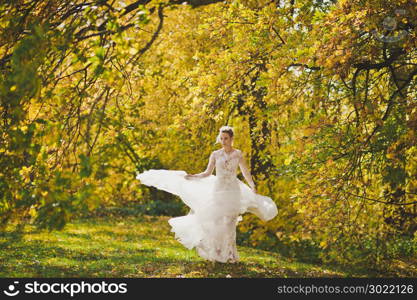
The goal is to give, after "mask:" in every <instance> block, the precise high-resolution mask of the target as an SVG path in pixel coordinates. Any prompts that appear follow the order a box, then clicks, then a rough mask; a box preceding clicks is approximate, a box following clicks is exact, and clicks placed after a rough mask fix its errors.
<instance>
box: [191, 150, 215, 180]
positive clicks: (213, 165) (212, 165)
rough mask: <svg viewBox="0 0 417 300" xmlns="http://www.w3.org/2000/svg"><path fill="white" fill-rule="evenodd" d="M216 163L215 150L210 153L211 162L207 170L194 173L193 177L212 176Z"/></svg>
mask: <svg viewBox="0 0 417 300" xmlns="http://www.w3.org/2000/svg"><path fill="white" fill-rule="evenodd" d="M215 165H216V158H215V157H214V152H212V153H211V154H210V158H209V162H208V165H207V168H206V170H205V171H204V172H201V173H198V174H195V175H193V177H197V178H203V177H207V176H210V175H211V174H212V173H213V170H214V167H215Z"/></svg>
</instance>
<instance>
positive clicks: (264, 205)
mask: <svg viewBox="0 0 417 300" xmlns="http://www.w3.org/2000/svg"><path fill="white" fill-rule="evenodd" d="M238 166H240V169H241V171H242V174H243V176H244V177H245V179H246V181H247V182H250V181H251V177H250V172H249V170H248V168H247V167H246V163H245V162H244V158H243V155H242V152H241V151H240V150H238V149H234V150H233V151H232V152H231V153H227V152H225V151H224V149H223V148H222V149H219V150H216V151H213V152H212V153H211V155H210V159H209V164H208V166H207V169H206V170H205V171H204V172H202V173H200V174H197V176H198V177H197V178H194V177H193V178H190V179H185V178H184V176H185V175H186V174H187V173H186V172H185V171H181V170H163V169H150V170H147V171H145V172H143V173H140V174H138V175H137V177H136V178H137V179H139V180H140V181H141V183H142V184H145V185H148V186H153V187H156V188H158V189H161V190H164V191H167V192H170V193H172V194H175V195H177V196H179V197H180V198H181V199H182V201H183V202H184V203H185V204H186V205H187V206H188V207H190V212H189V213H188V214H187V215H185V216H180V217H174V218H171V219H169V220H168V223H169V224H170V225H171V227H172V229H171V231H172V232H174V233H175V238H176V239H177V240H178V241H179V242H180V243H182V244H183V245H184V246H185V247H187V248H188V249H192V248H194V247H195V248H196V250H197V253H198V254H199V255H200V256H201V257H203V258H205V259H207V260H210V261H219V262H223V263H225V262H238V261H239V254H238V252H237V249H236V225H237V224H238V222H239V221H241V220H242V217H241V216H240V215H241V214H243V213H245V212H251V213H253V214H255V215H256V216H258V217H259V218H260V219H262V220H264V221H268V220H271V219H272V218H274V217H275V216H276V215H277V213H278V210H277V206H276V204H275V203H274V201H272V199H271V198H269V197H266V196H262V195H260V194H257V193H254V192H253V190H252V189H251V188H250V187H249V186H247V185H246V184H245V183H243V182H242V181H240V180H239V179H238V178H237V176H236V175H237V174H236V171H237V167H238ZM214 168H216V175H215V176H214V175H212V172H213V170H214Z"/></svg>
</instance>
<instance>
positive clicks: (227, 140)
mask: <svg viewBox="0 0 417 300" xmlns="http://www.w3.org/2000/svg"><path fill="white" fill-rule="evenodd" d="M232 140H233V138H232V137H230V135H229V134H228V133H227V132H222V133H221V134H220V142H221V143H222V145H223V146H231V145H232Z"/></svg>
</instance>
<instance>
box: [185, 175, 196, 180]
mask: <svg viewBox="0 0 417 300" xmlns="http://www.w3.org/2000/svg"><path fill="white" fill-rule="evenodd" d="M193 177H194V175H192V174H187V175H185V176H184V178H185V179H187V180H189V179H191V178H193Z"/></svg>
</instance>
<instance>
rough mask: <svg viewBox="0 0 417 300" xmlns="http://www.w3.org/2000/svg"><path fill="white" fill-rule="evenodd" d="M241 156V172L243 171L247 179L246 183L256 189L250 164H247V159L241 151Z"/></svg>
mask: <svg viewBox="0 0 417 300" xmlns="http://www.w3.org/2000/svg"><path fill="white" fill-rule="evenodd" d="M239 156H240V157H239V167H240V170H241V171H242V174H243V177H245V179H246V182H247V183H248V184H249V186H250V187H251V188H254V187H255V183H254V182H253V179H252V175H251V173H250V171H249V168H248V164H247V163H246V159H245V157H244V156H243V153H242V151H240V153H239Z"/></svg>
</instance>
